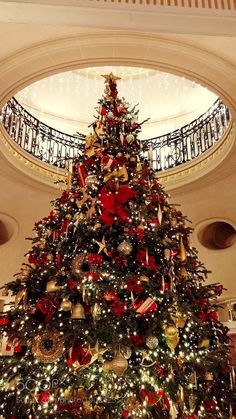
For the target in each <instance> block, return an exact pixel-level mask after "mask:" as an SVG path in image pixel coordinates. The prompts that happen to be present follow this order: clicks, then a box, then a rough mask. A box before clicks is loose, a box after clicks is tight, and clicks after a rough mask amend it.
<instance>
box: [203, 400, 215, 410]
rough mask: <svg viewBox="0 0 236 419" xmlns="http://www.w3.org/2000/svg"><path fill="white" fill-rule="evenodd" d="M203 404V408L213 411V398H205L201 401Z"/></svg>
mask: <svg viewBox="0 0 236 419" xmlns="http://www.w3.org/2000/svg"><path fill="white" fill-rule="evenodd" d="M203 406H204V407H205V410H206V411H207V412H208V413H210V412H213V410H214V409H215V407H216V402H215V401H214V400H212V399H211V400H205V401H204V403H203Z"/></svg>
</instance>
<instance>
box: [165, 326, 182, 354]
mask: <svg viewBox="0 0 236 419" xmlns="http://www.w3.org/2000/svg"><path fill="white" fill-rule="evenodd" d="M165 337H166V344H167V346H168V347H169V348H170V350H171V351H174V350H175V348H176V346H177V345H178V343H179V335H178V329H177V328H176V327H175V326H174V325H167V326H166V327H165Z"/></svg>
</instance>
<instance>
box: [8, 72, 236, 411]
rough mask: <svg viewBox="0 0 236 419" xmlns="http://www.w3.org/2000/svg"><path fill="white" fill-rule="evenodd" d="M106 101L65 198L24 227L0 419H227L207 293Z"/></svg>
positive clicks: (216, 288)
mask: <svg viewBox="0 0 236 419" xmlns="http://www.w3.org/2000/svg"><path fill="white" fill-rule="evenodd" d="M104 77H105V93H104V95H103V97H102V99H101V100H99V106H98V108H97V117H96V119H95V120H94V122H93V123H92V125H91V133H90V134H89V135H88V136H87V137H85V138H84V141H85V147H84V153H83V155H82V156H81V158H79V159H76V160H74V161H73V162H72V164H70V173H69V180H68V185H67V190H65V191H64V192H63V193H62V195H61V197H60V198H58V199H56V200H55V201H54V202H53V209H52V211H51V212H50V214H49V215H48V216H47V217H45V218H43V219H42V220H40V221H39V222H36V223H35V228H34V230H35V233H36V234H35V237H34V238H33V239H32V241H33V243H32V248H31V250H30V251H29V253H28V262H27V263H24V264H23V265H22V268H21V271H20V273H19V274H17V275H16V280H15V281H13V282H10V283H9V284H7V285H6V289H8V290H10V291H11V292H12V293H13V295H15V307H14V308H12V309H11V310H10V311H8V312H6V313H3V314H2V315H1V317H0V325H1V329H2V334H3V339H5V340H7V345H8V347H10V348H12V351H13V352H14V353H13V355H12V356H5V357H2V358H1V366H0V373H1V375H0V377H1V380H0V386H1V387H0V413H1V414H2V417H3V418H5V419H26V418H32V419H33V418H66V419H68V418H106V419H108V418H109V419H118V418H123V419H124V418H131V419H135V418H160V419H164V418H178V419H197V418H207V419H210V418H230V402H229V400H230V382H229V358H228V350H229V338H228V337H227V329H226V328H225V327H224V326H223V325H222V324H221V323H220V322H219V321H218V317H217V305H216V298H217V296H219V295H220V294H221V292H222V286H221V285H220V284H211V285H205V284H204V281H205V278H206V276H207V270H206V268H205V267H204V266H203V265H202V264H201V263H200V261H199V260H198V257H197V251H196V249H194V248H192V247H191V245H190V240H189V236H190V234H191V229H190V228H189V227H188V225H187V220H186V217H184V216H183V214H182V213H181V211H180V210H179V209H177V208H176V207H175V205H172V204H170V203H169V201H168V196H167V194H166V192H165V191H164V189H163V188H162V186H161V185H160V184H159V182H158V180H157V178H156V174H155V173H154V172H153V170H152V169H151V167H150V165H149V162H148V160H147V158H146V157H145V156H146V155H147V153H146V151H145V150H144V149H143V147H142V142H141V141H140V140H139V139H138V134H139V132H140V130H141V125H142V124H141V123H139V122H138V111H137V109H136V107H131V106H130V105H129V104H128V103H127V102H126V101H125V99H123V98H122V99H120V98H119V97H118V92H117V84H116V81H117V80H118V78H117V77H115V76H114V75H113V74H109V75H105V76H104Z"/></svg>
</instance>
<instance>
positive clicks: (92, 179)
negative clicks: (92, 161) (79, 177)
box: [85, 175, 98, 188]
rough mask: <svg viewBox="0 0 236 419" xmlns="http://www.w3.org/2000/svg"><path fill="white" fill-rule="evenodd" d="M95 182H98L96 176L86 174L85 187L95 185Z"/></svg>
mask: <svg viewBox="0 0 236 419" xmlns="http://www.w3.org/2000/svg"><path fill="white" fill-rule="evenodd" d="M97 183H98V180H97V176H95V175H90V176H87V177H86V179H85V186H86V187H87V188H93V187H94V186H96V184H97Z"/></svg>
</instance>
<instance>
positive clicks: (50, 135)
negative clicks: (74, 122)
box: [0, 97, 231, 171]
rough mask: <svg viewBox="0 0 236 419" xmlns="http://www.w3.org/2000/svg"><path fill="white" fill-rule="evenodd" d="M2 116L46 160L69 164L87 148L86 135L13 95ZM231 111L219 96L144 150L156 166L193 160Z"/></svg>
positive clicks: (9, 128)
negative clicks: (55, 123) (45, 117)
mask: <svg viewBox="0 0 236 419" xmlns="http://www.w3.org/2000/svg"><path fill="white" fill-rule="evenodd" d="M0 115H1V120H2V123H3V126H4V127H5V129H6V131H7V132H8V134H9V135H10V137H11V138H12V139H13V140H14V141H15V142H16V143H17V144H18V145H19V146H20V147H22V149H24V150H25V151H27V152H28V153H30V154H31V155H33V156H34V157H37V158H38V159H40V160H41V161H43V162H45V163H49V164H52V165H54V166H57V167H61V168H62V167H65V162H66V160H68V159H72V158H76V157H79V156H80V155H81V154H82V152H83V147H84V136H83V135H82V134H76V135H69V134H65V133H63V132H61V131H58V130H56V129H54V128H52V127H50V126H48V125H47V124H44V123H43V122H41V121H39V120H38V119H37V118H35V117H34V116H33V115H31V114H30V113H29V112H28V111H27V110H26V109H24V108H23V107H22V106H21V105H20V103H19V102H18V101H17V100H16V99H15V98H14V97H13V98H11V99H10V100H9V101H8V102H7V103H6V105H5V106H4V107H3V108H2V110H1V112H0ZM230 120H231V115H230V112H229V109H228V108H227V107H226V106H225V105H224V103H223V102H222V101H221V100H220V99H217V100H216V102H215V103H214V104H213V105H212V107H211V108H210V109H208V111H207V112H205V113H204V114H202V115H201V116H199V117H198V118H196V119H195V120H194V121H192V122H190V124H187V125H185V126H183V127H181V128H180V129H177V130H175V131H173V132H170V133H168V134H165V135H161V136H158V137H154V138H150V139H148V140H143V141H142V144H143V154H144V156H145V157H146V158H148V159H149V160H150V163H151V165H152V168H153V170H155V171H161V170H167V169H170V168H173V167H176V166H179V165H181V164H183V163H186V162H189V161H191V160H193V159H195V158H197V157H199V156H200V155H201V154H202V153H205V152H206V151H207V150H209V149H210V148H211V147H212V146H213V145H214V144H215V143H216V142H217V141H218V140H219V139H221V138H222V136H223V134H224V133H225V131H226V130H227V128H228V126H229V122H230Z"/></svg>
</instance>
